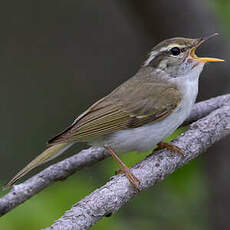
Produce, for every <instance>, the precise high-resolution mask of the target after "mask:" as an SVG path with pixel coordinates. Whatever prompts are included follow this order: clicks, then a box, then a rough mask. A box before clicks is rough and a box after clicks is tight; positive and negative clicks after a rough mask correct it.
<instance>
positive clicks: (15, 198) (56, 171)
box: [0, 94, 230, 216]
mask: <svg viewBox="0 0 230 230" xmlns="http://www.w3.org/2000/svg"><path fill="white" fill-rule="evenodd" d="M224 105H230V94H227V95H223V96H219V97H216V98H212V99H210V100H207V101H203V102H199V103H197V104H195V106H194V109H193V111H192V113H191V115H190V116H189V118H188V119H187V120H186V123H185V124H188V123H190V122H191V121H194V120H197V119H199V118H201V117H204V116H206V115H207V114H209V113H210V112H212V111H214V110H215V109H217V108H220V107H222V106H224ZM186 133H187V132H186ZM106 157H108V154H107V153H106V151H105V150H104V149H103V148H94V147H92V148H89V149H86V150H83V151H81V152H80V153H78V154H76V155H74V156H72V157H69V158H67V159H65V160H63V161H61V162H58V163H56V164H54V165H51V166H50V167H48V168H47V169H44V170H43V171H41V172H40V173H38V174H37V175H35V176H33V177H32V178H30V179H28V180H27V181H25V182H24V183H21V184H18V185H15V186H13V188H12V189H11V191H10V192H9V193H8V194H6V195H5V196H4V197H2V198H1V199H0V216H2V215H4V214H6V213H7V212H9V211H10V210H11V209H13V208H15V207H17V206H18V205H20V204H21V203H23V202H25V201H26V200H27V199H29V198H30V197H32V196H33V195H35V194H36V193H38V192H40V191H41V190H43V189H44V188H46V187H47V186H49V185H50V184H52V183H54V182H56V181H58V180H63V179H65V178H66V177H68V176H70V175H72V174H73V173H74V172H76V171H77V170H80V169H82V168H83V167H86V166H90V165H93V164H95V163H96V162H98V161H101V160H103V159H105V158H106Z"/></svg>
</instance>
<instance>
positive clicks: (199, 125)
mask: <svg viewBox="0 0 230 230" xmlns="http://www.w3.org/2000/svg"><path fill="white" fill-rule="evenodd" d="M229 134H230V106H223V107H221V108H219V109H217V110H215V111H214V112H212V113H211V114H210V115H208V116H207V117H205V118H202V119H201V120H198V121H197V122H195V123H193V124H192V125H191V126H190V128H189V130H188V131H186V132H185V133H184V134H183V135H181V136H180V137H178V138H177V139H175V140H174V141H173V144H175V145H177V146H178V147H179V148H181V149H182V150H183V153H184V155H185V157H184V158H183V157H181V156H180V155H179V154H177V155H176V154H174V155H172V154H171V153H170V152H169V151H167V150H161V151H158V152H156V153H155V154H151V155H149V156H148V157H147V158H146V159H145V160H143V161H141V162H140V163H138V164H136V165H135V166H133V167H132V169H131V171H132V173H133V174H135V176H136V177H137V178H138V179H139V180H140V181H141V185H140V189H141V190H144V189H147V188H149V187H150V186H152V185H155V184H156V183H159V182H160V181H162V180H164V178H165V177H166V176H167V175H169V174H171V173H172V172H174V171H175V170H176V169H177V168H179V167H181V166H183V165H184V164H186V163H188V162H189V161H190V160H192V159H194V158H196V157H197V156H199V155H200V154H201V153H203V152H205V151H206V150H207V148H208V147H210V146H211V145H213V144H214V143H215V142H217V141H219V140H220V139H222V138H224V137H225V136H227V135H229ZM136 195H137V193H136V192H135V189H134V188H133V187H132V185H131V184H130V183H129V181H128V180H127V179H126V177H125V176H124V175H117V176H114V177H112V178H111V180H110V181H109V182H107V183H106V184H105V185H104V186H102V187H101V188H99V189H97V190H95V191H94V192H93V193H91V194H90V195H89V196H87V197H85V198H84V199H82V200H81V201H79V202H78V203H76V204H75V205H73V207H72V208H71V209H70V210H69V211H66V212H65V214H64V215H63V216H62V217H61V218H60V219H58V220H57V221H55V223H54V224H53V225H52V226H51V227H49V228H46V230H51V229H55V230H58V229H61V230H67V229H72V230H81V229H88V228H89V227H91V226H92V225H94V224H95V223H96V222H97V221H99V220H100V219H101V218H102V217H104V216H106V215H109V214H111V213H114V212H116V211H117V210H119V209H120V208H121V207H122V206H123V205H124V204H125V203H127V202H128V201H129V200H130V199H132V198H133V197H134V196H136Z"/></svg>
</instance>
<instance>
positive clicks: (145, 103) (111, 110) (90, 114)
mask: <svg viewBox="0 0 230 230" xmlns="http://www.w3.org/2000/svg"><path fill="white" fill-rule="evenodd" d="M137 84H142V86H141V87H137ZM180 101H181V94H180V92H179V90H178V89H177V88H176V87H175V86H172V85H169V84H166V83H165V82H164V83H162V82H139V81H135V79H134V80H133V81H127V82H125V83H124V84H122V85H121V86H120V87H118V88H117V89H115V90H114V91H113V92H112V93H111V94H109V95H108V96H106V97H104V98H102V99H101V100H99V101H98V102H96V103H95V104H93V105H92V106H91V107H90V108H89V109H88V110H86V111H85V112H84V113H83V114H81V115H80V116H79V117H78V118H77V119H76V120H75V121H74V123H73V124H72V125H71V126H70V127H68V128H67V129H66V130H64V131H63V132H61V133H60V134H58V135H57V136H55V137H54V138H52V139H51V140H50V141H49V142H48V144H49V145H53V144H56V143H60V142H72V141H76V142H78V141H79V142H81V141H82V142H85V141H88V140H92V139H94V138H97V137H99V136H103V135H106V134H111V133H113V132H115V131H118V130H124V129H129V128H136V127H139V126H142V125H145V124H147V123H152V122H155V121H158V120H160V119H163V118H165V117H167V116H168V115H169V114H171V112H172V111H173V110H174V109H175V108H176V107H177V106H178V104H179V103H180Z"/></svg>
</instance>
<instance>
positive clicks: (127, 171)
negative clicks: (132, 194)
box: [104, 146, 140, 192]
mask: <svg viewBox="0 0 230 230" xmlns="http://www.w3.org/2000/svg"><path fill="white" fill-rule="evenodd" d="M104 148H105V149H106V150H107V151H108V152H109V154H110V155H111V156H112V157H113V158H114V159H115V160H116V161H117V162H118V163H119V164H120V166H121V169H120V170H118V173H124V174H125V176H126V177H127V179H128V180H129V182H130V183H131V184H132V185H133V187H134V188H135V189H136V190H137V191H138V192H139V191H140V189H139V184H140V181H139V179H138V178H137V177H135V176H134V175H133V174H132V173H131V171H130V169H129V168H128V167H127V166H126V165H125V163H124V162H123V161H122V160H121V159H120V158H119V157H118V156H117V154H116V153H115V152H114V151H113V149H112V148H111V147H109V146H104Z"/></svg>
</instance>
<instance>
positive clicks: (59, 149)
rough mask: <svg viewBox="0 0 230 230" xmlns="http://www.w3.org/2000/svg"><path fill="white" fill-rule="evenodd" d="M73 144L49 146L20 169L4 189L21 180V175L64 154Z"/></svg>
mask: <svg viewBox="0 0 230 230" xmlns="http://www.w3.org/2000/svg"><path fill="white" fill-rule="evenodd" d="M72 145H73V143H60V144H55V145H53V146H51V147H49V148H47V149H46V150H45V151H44V152H42V153H41V154H40V155H38V156H37V157H36V158H35V159H34V160H32V161H31V162H30V163H29V164H28V165H27V166H26V167H25V168H23V169H22V170H21V171H19V172H18V173H17V174H16V175H15V176H14V177H13V178H12V179H11V180H10V181H9V183H8V184H6V185H4V186H3V189H7V188H10V187H11V186H12V185H13V184H14V183H15V182H16V181H17V180H19V179H20V178H21V177H23V176H24V175H26V174H27V173H28V172H30V171H31V170H32V169H34V168H36V167H37V166H39V165H41V164H43V163H45V162H48V161H50V160H52V159H54V158H55V157H57V156H59V155H60V154H62V153H63V152H64V151H65V150H67V149H68V148H69V147H70V146H72Z"/></svg>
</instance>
